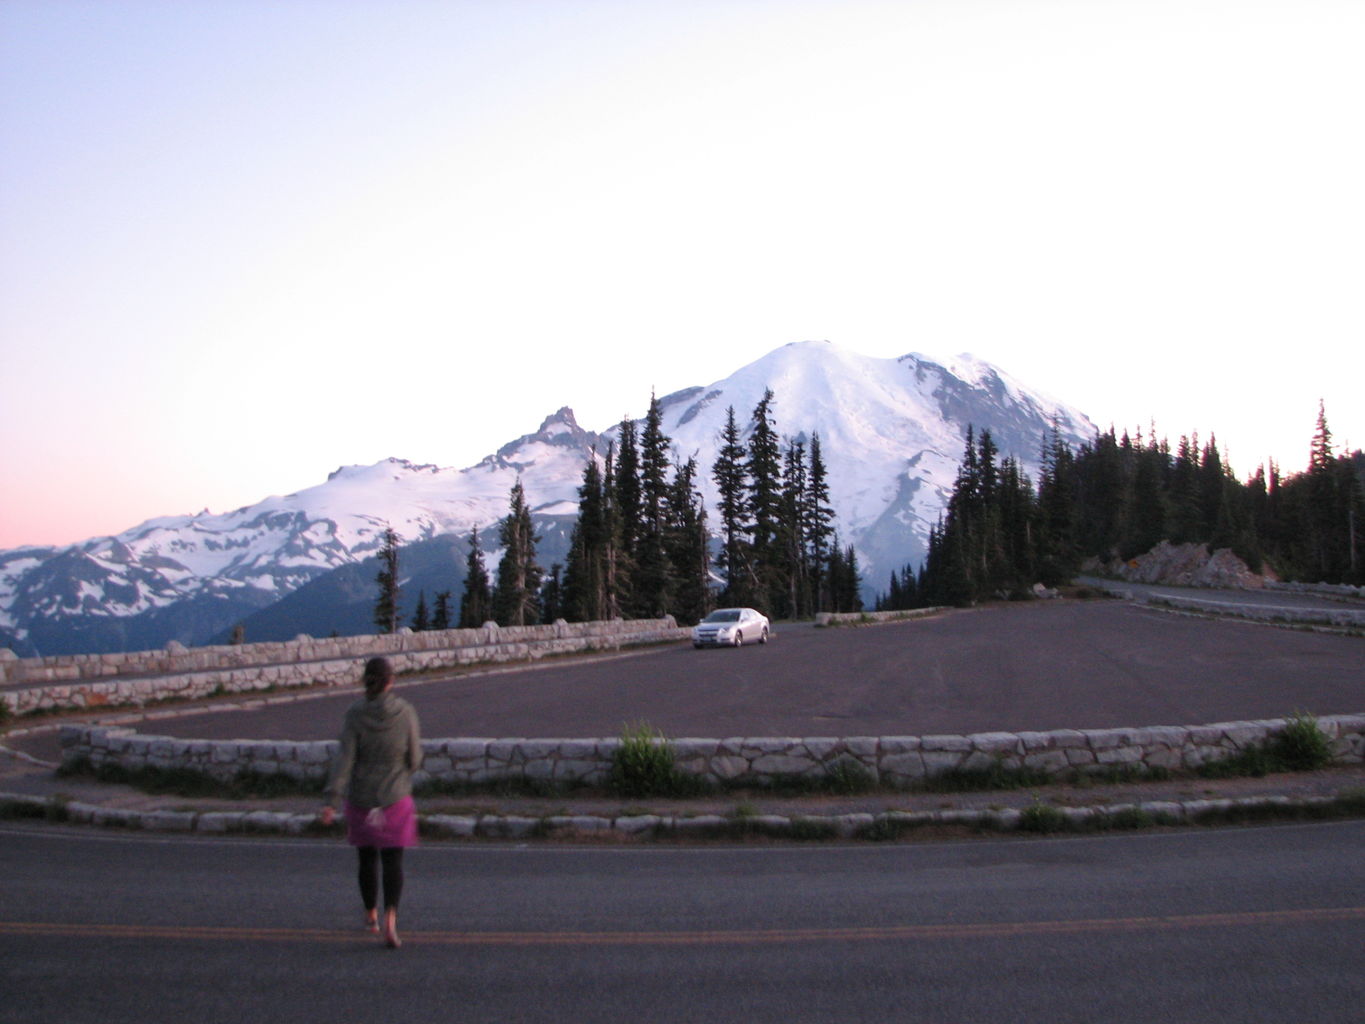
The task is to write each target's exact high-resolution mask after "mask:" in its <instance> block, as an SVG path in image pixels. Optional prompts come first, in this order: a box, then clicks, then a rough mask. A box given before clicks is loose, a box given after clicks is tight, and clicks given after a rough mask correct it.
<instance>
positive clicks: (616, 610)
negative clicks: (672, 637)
mask: <svg viewBox="0 0 1365 1024" xmlns="http://www.w3.org/2000/svg"><path fill="white" fill-rule="evenodd" d="M613 451H614V449H613V446H611V445H608V446H607V459H606V476H605V477H604V479H603V480H602V503H603V508H604V515H605V523H606V539H605V544H606V548H605V557H604V559H603V591H604V595H605V605H604V607H603V609H602V615H601V618H603V619H619V618H622V617H624V615H625V607H626V604H627V600H628V598H629V595H630V569H631V558H630V555H629V553H628V552H627V550H626V542H625V540H624V537H625V534H626V526H625V522H624V520H625V516H624V515H623V514H622V511H621V502H620V492H619V491H618V489H617V487H616V468H615V462H614V459H613Z"/></svg>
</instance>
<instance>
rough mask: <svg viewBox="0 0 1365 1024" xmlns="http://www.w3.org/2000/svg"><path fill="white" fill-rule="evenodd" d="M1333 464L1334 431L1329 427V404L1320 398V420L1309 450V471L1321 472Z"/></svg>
mask: <svg viewBox="0 0 1365 1024" xmlns="http://www.w3.org/2000/svg"><path fill="white" fill-rule="evenodd" d="M1331 465H1332V432H1331V431H1330V430H1328V429H1327V406H1326V404H1325V403H1323V401H1322V400H1321V399H1319V400H1318V422H1317V426H1316V427H1315V428H1314V430H1313V445H1312V447H1311V448H1310V449H1309V452H1308V472H1310V473H1320V472H1323V471H1325V470H1327V469H1330V468H1331Z"/></svg>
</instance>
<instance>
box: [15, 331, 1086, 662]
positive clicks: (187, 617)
mask: <svg viewBox="0 0 1365 1024" xmlns="http://www.w3.org/2000/svg"><path fill="white" fill-rule="evenodd" d="M767 389H771V390H772V391H773V394H774V398H773V413H774V418H775V421H776V425H777V428H778V430H779V431H780V432H781V433H782V434H783V435H784V436H786V437H792V438H800V439H804V440H809V438H810V437H811V436H812V435H814V434H816V433H818V434H819V435H820V439H821V445H822V449H823V453H824V457H825V461H826V463H827V467H828V470H829V483H830V491H831V503H832V504H833V506H834V508H835V510H836V512H837V513H838V524H837V525H838V529H839V533H840V538H841V541H842V542H843V543H845V544H848V543H851V544H853V545H854V546H855V548H856V549H857V551H858V555H859V560H860V563H861V565H862V568H863V572H864V575H863V579H864V583H865V585H866V587H867V588H868V589H869V591H870V590H873V589H877V588H880V587H883V586H884V585H885V581H886V580H887V579H888V578H889V574H890V572H891V571H892V570H893V569H897V568H899V567H900V566H902V565H904V564H907V563H912V564H913V563H917V562H918V561H919V560H920V559H921V558H922V557H923V552H924V548H925V542H926V539H927V537H928V532H929V529H930V527H931V526H932V525H933V524H934V522H935V521H936V520H937V518H938V516H939V512H940V510H941V509H942V508H943V505H944V502H945V500H946V497H947V495H948V493H949V492H950V490H951V488H952V483H953V479H954V477H955V475H956V471H957V463H958V459H959V457H960V455H961V451H962V445H963V437H964V434H965V431H966V428H967V426H968V424H972V425H974V426H975V427H976V428H977V429H978V431H979V430H981V429H989V430H990V431H991V433H992V435H993V436H994V438H995V441H996V444H997V445H998V447H999V448H1000V450H1001V452H1002V453H1005V454H1013V455H1015V456H1016V457H1018V458H1019V459H1020V461H1021V462H1022V463H1024V465H1025V467H1026V468H1027V469H1029V470H1030V472H1036V465H1037V458H1038V453H1039V452H1040V450H1041V445H1042V438H1043V435H1044V432H1045V431H1046V430H1048V429H1049V428H1050V427H1051V426H1052V425H1053V424H1055V425H1056V426H1057V428H1058V429H1059V430H1060V432H1061V434H1062V436H1063V438H1065V439H1066V440H1068V441H1069V442H1071V443H1073V444H1075V443H1079V442H1080V441H1084V440H1089V439H1090V438H1091V437H1093V436H1094V433H1095V428H1094V426H1093V424H1092V423H1091V422H1090V421H1089V420H1088V419H1087V418H1086V417H1085V416H1084V415H1083V414H1082V413H1080V412H1078V411H1077V410H1075V409H1072V408H1070V407H1067V406H1065V405H1063V404H1061V403H1059V402H1056V401H1054V400H1052V399H1049V398H1047V397H1045V396H1043V395H1042V394H1041V393H1040V392H1037V391H1035V390H1032V389H1030V388H1028V387H1025V386H1024V385H1022V384H1021V383H1019V382H1018V381H1016V380H1014V379H1013V378H1011V377H1009V376H1008V375H1007V374H1005V373H1004V372H1003V371H1001V370H999V369H998V368H996V367H993V366H991V365H989V364H987V363H984V362H981V361H979V360H976V359H973V358H972V357H970V356H962V357H959V358H958V359H956V360H952V361H949V362H948V364H946V365H944V364H939V363H937V362H934V361H933V360H931V359H928V358H927V357H925V356H921V355H914V354H912V355H906V356H902V357H900V358H898V359H882V358H872V357H867V356H861V355H858V354H855V353H850V352H847V351H845V350H843V349H840V348H838V347H836V346H834V345H831V344H829V343H828V342H800V343H796V344H792V345H787V346H784V347H782V348H779V349H777V350H775V351H774V352H771V353H769V354H768V355H766V356H764V357H762V358H761V359H758V360H756V361H755V362H753V363H751V364H749V365H748V366H745V367H742V368H741V369H739V370H738V371H736V372H735V373H733V374H731V375H730V376H729V377H726V378H724V379H723V380H720V381H717V382H715V383H713V384H710V385H708V386H701V387H691V388H687V389H684V390H682V391H678V392H675V393H673V394H671V395H668V396H666V397H664V398H662V399H660V406H661V409H662V412H663V419H664V423H663V427H664V432H665V433H666V434H667V435H668V436H669V437H670V438H671V439H672V441H673V446H674V449H675V451H676V453H677V455H678V456H679V457H680V458H687V457H690V456H695V457H696V458H697V464H698V469H699V477H700V479H699V481H698V482H699V484H700V485H701V489H702V492H703V495H704V497H705V498H706V501H707V507H708V514H709V515H710V517H711V525H712V527H713V528H714V527H715V525H716V518H715V511H714V510H715V499H716V493H715V485H714V483H713V481H712V480H711V478H710V469H711V465H712V463H713V462H714V460H715V456H716V451H717V448H718V437H719V434H720V431H721V427H722V426H723V424H724V421H725V416H726V412H727V410H728V409H729V408H731V407H733V408H734V410H735V414H736V419H737V421H738V422H740V423H741V424H742V425H744V426H746V427H747V424H748V420H749V416H750V414H751V412H752V411H753V408H754V407H755V406H756V405H757V404H758V402H759V400H760V399H761V398H762V397H763V393H764V391H765V390H767ZM618 429H619V428H618V427H616V426H613V427H611V428H609V429H608V430H606V431H604V432H603V433H600V434H599V433H594V432H592V431H588V430H584V429H583V428H582V427H580V426H579V425H578V423H577V421H576V420H575V418H574V414H573V412H572V410H571V409H570V408H568V407H565V408H562V409H560V410H558V411H557V412H555V413H554V414H552V415H551V416H549V417H547V418H546V419H545V420H544V421H543V422H542V423H541V425H540V428H539V429H538V430H536V431H535V432H534V433H530V434H526V435H525V436H523V437H521V438H518V439H516V440H515V441H511V442H509V443H507V444H505V445H503V446H502V447H501V448H499V449H498V450H497V451H496V452H494V453H493V454H491V455H489V456H487V457H485V458H484V459H483V460H481V461H480V462H479V463H477V464H475V465H473V466H470V467H468V468H466V469H458V470H457V469H443V468H439V467H436V466H429V465H414V464H412V463H410V462H406V461H404V460H401V459H386V460H384V461H382V462H378V463H375V464H374V465H371V466H343V467H341V468H340V469H338V470H336V471H335V472H333V473H332V474H331V475H330V476H329V477H328V479H327V480H326V481H325V482H324V483H322V484H318V485H316V486H314V487H310V488H307V489H305V490H302V491H298V492H296V493H294V494H289V495H284V496H272V497H269V498H266V499H264V500H263V501H261V502H258V503H257V504H255V505H251V506H248V507H245V508H240V509H237V510H235V511H232V512H227V513H209V512H202V513H199V514H198V515H194V516H168V517H161V518H157V519H151V520H148V521H147V522H145V523H142V524H140V525H138V526H135V527H133V528H131V529H129V530H126V531H124V532H123V533H120V534H118V535H117V536H114V537H100V538H92V539H90V540H87V541H84V542H82V543H79V544H74V545H70V546H67V547H62V548H37V547H28V548H18V549H14V550H10V551H3V552H0V645H3V646H9V647H10V648H12V649H13V650H14V651H15V652H16V653H18V654H20V655H21V656H28V655H32V654H35V653H42V654H57V653H77V652H86V651H105V650H120V649H137V648H142V647H159V646H162V645H164V644H165V643H167V642H168V641H170V640H172V639H174V640H179V641H181V642H182V643H186V644H201V643H205V642H209V641H210V640H213V639H215V638H216V639H221V638H223V637H224V636H226V633H227V632H228V631H229V630H230V629H231V628H232V626H233V625H235V624H237V623H247V624H248V638H249V639H274V638H277V637H276V636H273V635H267V634H278V633H281V631H282V630H285V631H287V630H289V629H292V632H287V633H286V635H288V636H292V635H294V634H295V633H297V632H301V631H302V632H312V633H314V634H315V635H319V634H323V633H326V632H330V631H331V630H333V629H335V630H337V631H339V632H347V633H352V632H364V631H366V630H368V629H369V628H370V627H369V623H368V618H367V613H365V610H366V609H367V607H368V605H369V603H371V600H372V598H371V597H370V596H369V595H366V594H365V593H364V586H363V585H362V584H363V582H364V579H365V577H364V574H363V571H362V570H363V563H364V562H365V560H366V559H367V558H369V557H371V556H372V555H373V554H374V553H375V552H376V551H377V550H378V546H379V538H380V535H381V534H382V532H383V530H384V528H385V525H386V524H387V525H391V526H392V527H393V529H394V530H395V532H396V533H397V534H398V536H399V537H400V538H401V540H402V541H403V542H404V543H405V544H407V545H414V544H417V543H418V542H428V541H434V540H438V539H441V538H446V541H445V543H443V544H436V545H428V546H425V547H426V550H428V551H429V552H430V553H433V554H432V558H433V559H434V561H432V562H431V564H429V565H426V564H424V565H423V567H421V568H420V571H419V566H418V565H417V560H416V556H417V554H418V552H417V549H414V550H413V552H412V555H413V556H414V557H413V558H412V559H409V560H407V561H405V562H404V563H403V571H404V575H405V577H406V579H405V581H404V586H405V592H406V594H407V600H406V601H405V610H406V611H407V612H408V614H411V611H412V606H413V604H414V603H415V601H416V594H417V590H419V589H423V590H426V591H427V595H428V602H429V603H430V601H431V600H432V596H433V594H434V590H435V589H449V590H452V591H454V592H455V593H456V594H457V595H458V591H459V587H460V585H461V583H462V579H463V558H464V555H465V553H466V552H467V538H468V535H469V532H470V531H471V530H472V529H474V528H478V529H479V530H480V531H481V539H482V541H483V546H484V550H485V553H486V555H487V561H488V565H489V568H490V570H492V569H493V568H494V567H495V566H496V564H497V558H498V554H499V553H498V552H497V551H496V550H495V546H496V523H497V522H498V520H499V519H501V517H502V516H503V515H505V514H506V510H507V496H508V492H509V491H510V490H511V487H512V485H513V483H514V482H515V481H516V480H517V479H520V480H521V481H522V484H523V487H524V488H525V491H526V495H527V500H528V502H529V503H530V505H531V510H532V513H533V516H534V517H535V518H536V520H537V524H538V526H539V528H540V530H541V533H542V535H543V537H544V540H543V541H542V543H541V562H542V563H543V564H544V565H545V566H546V567H548V566H549V565H550V564H551V563H552V562H553V561H562V560H563V555H564V551H565V550H566V548H567V536H568V529H569V527H570V526H571V525H572V521H573V517H574V515H575V512H576V507H577V489H578V486H579V484H580V483H581V481H582V474H583V468H584V466H585V464H586V460H587V459H588V458H590V457H591V455H592V453H593V451H594V450H596V451H597V452H598V453H599V455H600V454H604V453H605V451H606V447H607V444H608V443H610V441H611V440H612V439H613V438H614V437H615V435H616V433H617V430H618ZM452 538H453V539H452ZM409 561H410V562H412V564H409ZM338 572H340V573H342V577H339V579H340V578H345V579H347V580H351V581H352V582H351V583H349V584H348V585H347V586H345V587H341V586H339V585H338V586H335V587H330V588H329V587H328V585H327V584H326V582H325V579H326V577H328V576H329V575H331V574H333V573H338ZM358 574H359V575H358ZM369 577H370V578H372V577H373V572H372V571H371V572H370V573H369ZM357 580H359V581H360V582H355V581H357ZM441 580H445V581H446V582H445V583H444V584H442V583H441V582H440V581H441ZM428 581H429V582H428ZM324 593H328V594H330V595H331V596H329V597H327V598H325V599H324V598H323V597H322V595H323V594H324ZM341 593H345V594H347V595H348V596H347V597H346V598H345V599H344V600H343V599H342V598H340V597H338V596H337V595H338V594H341ZM309 594H315V595H317V597H316V598H315V599H314V601H313V606H310V605H309V604H308V595H309ZM272 609H278V610H277V611H276V613H275V615H274V616H273V618H272ZM286 609H288V614H287V615H286V614H284V610H286ZM362 613H365V614H362ZM329 622H330V623H332V625H331V626H330V627H329V626H328V623H329ZM305 625H306V626H309V627H310V628H303V626H305ZM295 626H298V627H299V628H294V627H295Z"/></svg>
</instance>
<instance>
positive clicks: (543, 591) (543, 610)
mask: <svg viewBox="0 0 1365 1024" xmlns="http://www.w3.org/2000/svg"><path fill="white" fill-rule="evenodd" d="M562 570H563V566H561V565H560V564H559V563H558V562H555V563H554V564H553V565H551V566H550V575H549V576H547V577H546V578H545V585H544V586H543V587H541V588H540V616H541V620H542V621H543V622H545V623H546V624H552V623H555V622H557V621H559V620H560V619H562V618H563V617H564V612H563V597H564V586H563V583H562V581H561V579H560V573H561V572H562Z"/></svg>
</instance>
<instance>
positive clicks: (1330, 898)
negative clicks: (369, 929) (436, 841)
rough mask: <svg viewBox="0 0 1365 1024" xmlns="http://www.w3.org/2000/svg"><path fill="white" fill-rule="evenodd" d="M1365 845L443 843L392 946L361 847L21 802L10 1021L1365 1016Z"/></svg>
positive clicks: (1356, 830) (1311, 830)
mask: <svg viewBox="0 0 1365 1024" xmlns="http://www.w3.org/2000/svg"><path fill="white" fill-rule="evenodd" d="M1363 846H1365V823H1361V822H1346V823H1337V824H1326V825H1311V826H1281V827H1274V828H1257V829H1227V830H1220V831H1212V832H1167V833H1147V834H1140V835H1126V836H1107V837H1096V838H1071V839H1060V840H1044V839H1032V840H1027V839H1008V840H1002V839H992V840H981V841H974V842H962V843H948V844H926V845H899V844H897V845H885V846H867V845H860V846H818V847H791V846H781V847H758V846H755V847H727V848H714V847H709V848H677V847H667V846H658V847H645V848H610V849H584V848H563V847H545V846H533V847H527V848H518V847H508V846H488V845H468V844H452V845H428V846H424V847H419V848H417V849H414V850H412V851H410V852H409V880H408V889H407V893H406V896H405V901H404V910H403V916H402V925H403V930H404V935H405V940H406V941H405V945H404V948H403V949H402V950H399V951H389V950H384V949H382V948H381V947H380V946H379V945H378V944H377V943H376V942H375V941H374V940H373V939H372V938H371V937H369V936H367V935H364V934H363V933H362V932H361V931H360V930H359V928H358V927H357V926H358V924H359V918H360V914H359V905H358V900H357V899H356V897H355V896H354V895H353V892H352V886H353V882H352V855H351V851H350V850H349V849H348V848H346V847H345V846H344V845H341V844H340V843H337V842H324V841H310V840H289V841H264V840H249V839H236V840H232V839H222V840H208V839H186V838H161V839H158V838H155V837H150V836H138V835H131V834H117V833H113V834H111V833H107V832H99V831H91V830H74V829H60V828H55V827H53V828H48V827H40V826H32V827H24V826H16V825H6V826H0V992H3V996H0V1020H3V1021H5V1022H10V1024H25V1022H44V1024H46V1022H51V1021H58V1020H60V1021H63V1022H64V1024H84V1022H98V1024H120V1022H137V1024H147V1022H158V1021H172V1020H174V1021H182V1020H204V1021H239V1020H241V1021H284V1020H288V1021H327V1022H334V1021H348V1022H366V1021H385V1022H401V1021H433V1020H450V1021H572V1022H575V1024H578V1022H583V1024H588V1022H594V1021H623V1020H649V1021H657V1022H669V1021H698V1020H738V1021H744V1022H746V1024H749V1022H753V1024H761V1022H766V1021H782V1022H791V1021H826V1020H829V1021H835V1020H837V1021H874V1020H875V1021H885V1020H897V1021H952V1022H962V1021H981V1020H1048V1021H1053V1022H1069V1021H1077V1022H1079V1021H1086V1022H1090V1021H1105V1022H1107V1024H1122V1022H1126V1021H1143V1022H1148V1021H1158V1020H1169V1021H1181V1022H1194V1021H1238V1022H1245V1024H1254V1022H1260V1021H1266V1022H1271V1021H1273V1022H1276V1024H1282V1022H1283V1021H1286V1020H1296V1021H1307V1020H1311V1021H1315V1022H1319V1024H1330V1022H1337V1021H1340V1022H1347V1021H1350V1022H1352V1024H1359V1021H1360V1019H1361V1016H1360V1014H1361V1010H1360V1007H1361V1006H1362V1003H1363V1001H1365V971H1362V970H1361V966H1362V961H1361V955H1360V951H1361V949H1362V948H1365V861H1363V860H1362V858H1361V857H1360V850H1361V849H1362V847H1363Z"/></svg>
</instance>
